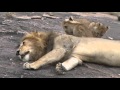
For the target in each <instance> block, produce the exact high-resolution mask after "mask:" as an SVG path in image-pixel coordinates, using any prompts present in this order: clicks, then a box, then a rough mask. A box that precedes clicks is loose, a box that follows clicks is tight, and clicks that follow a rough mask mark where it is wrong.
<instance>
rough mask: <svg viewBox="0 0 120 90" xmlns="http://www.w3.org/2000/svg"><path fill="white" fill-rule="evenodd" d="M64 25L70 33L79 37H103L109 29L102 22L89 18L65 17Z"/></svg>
mask: <svg viewBox="0 0 120 90" xmlns="http://www.w3.org/2000/svg"><path fill="white" fill-rule="evenodd" d="M62 27H63V29H64V30H65V32H66V33H67V34H69V35H74V36H78V37H102V36H103V35H104V34H105V32H106V31H107V30H108V26H105V25H104V24H102V23H100V22H93V21H89V20H88V19H84V18H81V19H73V17H70V18H69V19H65V20H64V21H63V23H62Z"/></svg>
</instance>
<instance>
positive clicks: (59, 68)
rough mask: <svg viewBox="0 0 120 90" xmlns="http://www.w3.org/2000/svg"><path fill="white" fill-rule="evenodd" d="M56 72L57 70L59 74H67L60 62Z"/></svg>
mask: <svg viewBox="0 0 120 90" xmlns="http://www.w3.org/2000/svg"><path fill="white" fill-rule="evenodd" d="M56 72H57V73H58V74H65V71H64V70H63V68H62V63H58V64H57V65H56Z"/></svg>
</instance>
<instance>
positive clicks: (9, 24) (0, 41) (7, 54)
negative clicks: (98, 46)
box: [0, 12, 120, 78]
mask: <svg viewBox="0 0 120 90" xmlns="http://www.w3.org/2000/svg"><path fill="white" fill-rule="evenodd" d="M6 13H7V12H0V78H120V68H118V67H108V66H103V65H97V64H92V63H85V65H82V66H78V67H76V68H75V69H73V70H71V71H69V72H67V73H66V74H65V75H57V74H56V72H55V66H54V65H47V66H45V67H43V68H41V69H39V70H35V71H34V70H23V68H22V65H23V62H22V61H20V60H19V59H18V58H17V57H16V55H15V53H16V46H17V45H18V43H19V41H20V39H21V37H22V36H23V33H25V32H30V31H33V30H37V31H50V30H54V31H56V32H61V33H64V31H63V29H62V27H61V22H62V21H63V20H64V19H65V18H67V17H69V16H73V17H75V18H79V17H84V18H88V19H90V20H93V21H99V22H102V23H104V24H106V25H108V26H109V27H110V29H109V30H108V31H107V32H106V34H105V35H104V36H103V38H107V39H108V37H111V38H113V39H115V40H119V39H120V22H118V21H117V17H116V16H111V15H108V14H104V13H100V12H98V13H87V12H86V13H78V12H52V14H53V15H54V16H55V17H59V18H51V17H45V16H44V17H43V18H41V19H30V18H29V17H27V18H22V19H21V18H11V17H7V18H6ZM43 13H44V12H15V14H16V15H18V16H25V15H27V16H34V15H37V16H42V15H43ZM48 14H49V13H48Z"/></svg>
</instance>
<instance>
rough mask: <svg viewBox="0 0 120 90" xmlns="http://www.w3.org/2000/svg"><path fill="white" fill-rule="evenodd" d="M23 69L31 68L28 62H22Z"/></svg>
mask: <svg viewBox="0 0 120 90" xmlns="http://www.w3.org/2000/svg"><path fill="white" fill-rule="evenodd" d="M23 69H31V67H30V63H28V62H26V63H24V64H23Z"/></svg>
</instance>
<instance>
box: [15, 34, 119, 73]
mask: <svg viewBox="0 0 120 90" xmlns="http://www.w3.org/2000/svg"><path fill="white" fill-rule="evenodd" d="M16 55H17V56H19V58H20V59H21V60H22V61H27V62H26V63H24V65H23V68H24V69H38V68H40V67H42V66H44V65H46V64H50V63H54V62H61V63H58V64H57V65H56V71H57V72H58V73H59V74H64V73H65V71H69V70H71V69H73V68H74V67H76V66H77V65H82V63H83V62H93V63H98V64H104V65H109V66H120V42H119V41H113V40H107V39H102V38H92V37H91V38H90V37H89V38H87V37H75V36H73V35H66V34H61V35H59V34H57V33H54V32H31V33H27V34H26V35H25V36H24V37H23V38H22V41H21V44H20V46H19V48H18V50H17V52H16ZM28 61H33V62H28ZM62 61H63V62H62Z"/></svg>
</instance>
